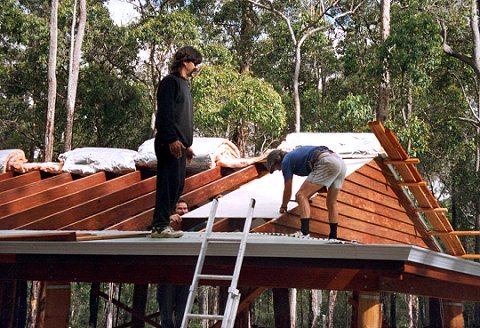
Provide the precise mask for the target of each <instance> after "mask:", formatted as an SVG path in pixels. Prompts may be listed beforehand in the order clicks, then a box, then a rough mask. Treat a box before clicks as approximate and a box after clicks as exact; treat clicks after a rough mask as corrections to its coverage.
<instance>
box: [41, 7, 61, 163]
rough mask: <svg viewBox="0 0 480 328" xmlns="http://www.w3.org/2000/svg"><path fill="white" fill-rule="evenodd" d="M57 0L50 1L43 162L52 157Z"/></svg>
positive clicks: (55, 97) (55, 88)
mask: <svg viewBox="0 0 480 328" xmlns="http://www.w3.org/2000/svg"><path fill="white" fill-rule="evenodd" d="M57 17H58V0H51V2H50V48H49V52H48V108H47V120H46V126H45V149H44V152H45V154H44V159H45V162H51V161H52V158H53V142H54V140H53V138H54V134H53V132H54V128H55V102H56V99H57V74H56V69H57V34H58V31H57V20H58V18H57Z"/></svg>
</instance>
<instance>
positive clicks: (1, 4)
mask: <svg viewBox="0 0 480 328" xmlns="http://www.w3.org/2000/svg"><path fill="white" fill-rule="evenodd" d="M74 1H75V2H74ZM78 1H79V5H78V6H77V3H76V0H64V1H60V2H58V0H51V1H45V0H2V1H0V149H9V148H18V149H22V150H24V151H25V152H26V154H27V157H28V158H29V160H30V161H43V160H52V159H53V160H55V159H56V158H57V156H58V154H60V153H62V152H64V151H66V150H69V149H73V148H78V147H87V146H89V147H117V148H129V149H134V150H136V149H137V148H138V146H139V145H140V144H141V143H142V142H143V141H145V140H146V139H149V138H151V137H152V136H153V135H154V131H153V128H152V127H153V121H154V116H155V111H156V108H155V106H156V104H155V92H156V88H157V85H158V82H159V81H160V79H161V78H162V77H163V76H164V75H165V74H166V73H167V71H168V65H169V59H170V58H171V55H172V54H173V52H174V51H175V49H177V48H178V47H180V46H183V45H192V46H195V47H197V48H198V49H200V50H201V52H202V53H203V54H204V57H205V63H204V65H203V69H202V71H201V73H200V74H199V75H198V76H196V77H195V78H194V80H193V82H192V92H193V96H194V104H195V105H194V111H195V128H196V135H197V136H205V137H224V138H228V139H230V140H232V141H234V142H235V143H236V144H237V145H238V146H239V148H240V150H241V151H242V153H243V154H244V155H245V156H253V155H258V154H260V153H262V152H263V151H265V150H266V149H268V148H272V147H274V146H276V145H277V144H278V143H279V142H280V141H281V139H282V137H284V136H285V135H286V134H287V133H289V132H295V131H301V132H369V129H368V126H367V122H368V121H371V120H374V119H375V118H376V117H377V118H378V117H379V116H378V114H379V107H380V105H379V104H381V103H382V94H383V95H387V96H388V98H384V99H387V102H386V104H385V103H384V104H383V110H384V112H383V114H385V115H384V116H383V117H381V118H382V120H384V121H385V124H386V125H387V126H388V127H390V128H391V129H392V130H393V131H394V132H395V134H396V135H397V136H398V137H399V139H400V141H401V142H402V144H403V145H404V147H405V148H406V149H407V150H408V152H409V154H410V155H411V156H412V157H418V158H420V160H421V164H420V165H419V169H420V171H421V172H422V174H423V176H424V177H425V180H426V181H428V183H429V184H430V186H431V187H432V189H433V191H434V193H435V195H436V196H437V198H438V199H440V200H441V202H442V206H445V207H448V208H449V215H450V218H451V221H452V225H453V226H454V228H455V229H456V230H479V229H480V197H479V196H480V195H479V193H478V185H479V182H480V140H479V136H480V85H479V82H480V33H479V22H478V7H477V5H478V4H477V1H475V0H449V1H445V0H400V1H398V0H392V1H391V7H390V8H389V12H388V19H389V31H388V34H387V35H386V34H385V33H384V32H385V29H384V27H385V26H382V22H383V24H384V20H382V18H383V19H384V18H385V15H386V13H385V12H384V11H382V10H381V5H384V3H385V2H388V3H389V5H390V1H372V0H331V1H320V0H319V1H316V0H296V1H291V0H272V1H267V0H236V1H228V0H218V1H211V0H186V1H182V0H170V1H169V0H141V1H139V0H125V2H128V3H130V4H131V5H132V8H133V10H135V11H136V14H135V15H134V19H132V20H131V21H130V22H128V23H125V24H122V25H117V24H115V23H114V21H113V20H112V19H111V16H110V13H109V10H108V7H107V6H106V5H107V4H106V1H103V0H78ZM53 4H56V5H58V11H57V15H58V16H57V17H56V18H57V19H58V20H57V25H56V32H57V33H58V37H57V38H56V40H57V41H58V44H56V45H55V46H56V52H55V56H54V57H55V59H56V62H55V63H53V64H54V68H55V70H54V72H53V73H55V75H54V80H53V79H52V70H49V64H50V67H52V55H51V51H52V43H51V38H50V36H51V35H52V26H51V22H52V17H53V16H52V6H51V5H53ZM82 5H83V6H85V8H86V11H85V10H82ZM74 8H79V9H75V10H74ZM77 11H78V13H77ZM82 12H83V13H84V14H85V17H84V35H83V37H82V35H81V34H80V32H82V19H81V16H82ZM77 16H78V17H77ZM79 40H81V41H82V42H80V45H79V47H80V48H81V51H80V52H79V53H78V54H79V55H78V56H79V57H78V58H79V59H78V60H77V66H78V82H76V83H75V86H74V87H72V84H71V82H72V80H73V81H75V78H74V76H75V74H72V72H73V73H74V72H75V60H72V59H74V58H75V53H74V51H72V50H71V49H73V47H72V46H78V42H79ZM75 42H77V43H76V44H75ZM49 53H50V55H49ZM72 76H73V78H72ZM53 81H54V82H55V88H53V89H52V82H53ZM385 82H387V91H388V92H387V93H385V92H383V91H385V89H383V91H382V88H384V87H385V85H384V84H385ZM52 90H53V92H52ZM72 97H73V102H72ZM52 98H53V99H54V101H53V102H52ZM52 114H53V115H52ZM49 129H51V130H52V137H51V138H49V137H48V136H47V135H48V132H49ZM69 129H70V130H69ZM49 145H51V147H52V148H51V150H49V149H48V147H47V146H49ZM464 241H465V243H464V244H465V245H466V246H467V251H468V252H469V253H480V243H479V242H478V240H476V239H474V238H472V239H468V240H464Z"/></svg>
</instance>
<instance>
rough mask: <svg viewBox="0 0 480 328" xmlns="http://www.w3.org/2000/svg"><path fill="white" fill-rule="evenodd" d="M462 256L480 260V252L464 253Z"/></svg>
mask: <svg viewBox="0 0 480 328" xmlns="http://www.w3.org/2000/svg"><path fill="white" fill-rule="evenodd" d="M460 257H461V258H462V259H467V260H480V254H464V255H461V256H460Z"/></svg>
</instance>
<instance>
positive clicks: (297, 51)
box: [293, 44, 302, 133]
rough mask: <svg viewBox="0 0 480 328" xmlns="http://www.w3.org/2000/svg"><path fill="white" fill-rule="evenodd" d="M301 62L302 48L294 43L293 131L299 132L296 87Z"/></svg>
mask: <svg viewBox="0 0 480 328" xmlns="http://www.w3.org/2000/svg"><path fill="white" fill-rule="evenodd" d="M301 64H302V49H301V47H300V45H299V44H296V45H295V72H294V73H293V102H294V106H295V132H297V133H298V132H300V112H301V104H300V91H299V89H298V78H299V76H300V66H301Z"/></svg>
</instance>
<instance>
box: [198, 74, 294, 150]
mask: <svg viewBox="0 0 480 328" xmlns="http://www.w3.org/2000/svg"><path fill="white" fill-rule="evenodd" d="M192 93H193V97H194V104H195V125H196V127H197V129H198V130H199V131H201V133H202V135H204V136H211V137H213V136H214V137H226V138H232V137H233V135H234V134H238V133H240V134H241V135H242V137H241V139H242V140H241V141H247V140H248V141H249V145H251V146H253V147H255V148H253V149H252V150H253V152H256V151H262V150H263V149H262V145H264V144H267V145H269V144H270V143H271V142H273V141H274V140H275V139H276V138H279V137H280V136H281V134H282V131H283V128H284V127H285V123H286V122H285V109H284V107H283V105H282V102H281V98H280V96H279V95H278V94H277V93H276V92H275V91H274V90H273V88H272V87H271V86H270V85H269V84H267V83H266V82H264V81H261V80H259V79H256V78H253V77H251V76H249V75H245V74H239V73H237V72H235V71H233V70H231V69H228V68H223V67H216V66H207V67H205V68H204V69H203V70H202V73H201V74H200V75H199V76H198V77H196V78H195V80H194V83H193V89H192ZM246 131H248V132H246ZM250 131H251V132H253V134H251V133H249V132H250ZM243 133H246V134H243Z"/></svg>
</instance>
